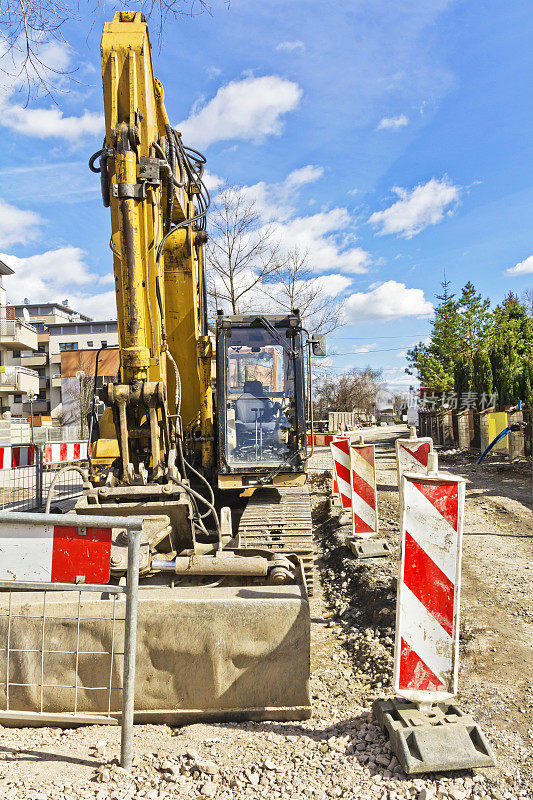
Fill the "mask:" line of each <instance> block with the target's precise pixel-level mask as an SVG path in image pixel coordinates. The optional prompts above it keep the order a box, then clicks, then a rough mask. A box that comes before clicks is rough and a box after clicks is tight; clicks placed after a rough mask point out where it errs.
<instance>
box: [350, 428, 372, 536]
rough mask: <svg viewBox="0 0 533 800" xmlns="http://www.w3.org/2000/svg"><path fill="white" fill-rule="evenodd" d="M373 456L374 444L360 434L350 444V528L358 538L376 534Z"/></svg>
mask: <svg viewBox="0 0 533 800" xmlns="http://www.w3.org/2000/svg"><path fill="white" fill-rule="evenodd" d="M375 456H376V454H375V446H374V445H373V444H364V442H363V437H362V436H361V437H360V443H359V444H352V445H351V446H350V472H351V488H352V530H353V535H354V536H355V537H356V538H359V539H369V538H370V537H371V536H377V534H378V496H377V490H376V462H375Z"/></svg>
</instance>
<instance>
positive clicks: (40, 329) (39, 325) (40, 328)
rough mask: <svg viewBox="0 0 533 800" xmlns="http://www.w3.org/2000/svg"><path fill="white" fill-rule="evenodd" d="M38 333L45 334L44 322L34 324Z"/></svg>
mask: <svg viewBox="0 0 533 800" xmlns="http://www.w3.org/2000/svg"><path fill="white" fill-rule="evenodd" d="M32 325H33V327H34V328H35V330H36V331H37V333H44V322H32Z"/></svg>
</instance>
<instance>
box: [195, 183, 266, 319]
mask: <svg viewBox="0 0 533 800" xmlns="http://www.w3.org/2000/svg"><path fill="white" fill-rule="evenodd" d="M211 208H212V210H211V212H210V215H209V227H210V238H209V240H208V244H207V267H208V281H209V285H208V292H209V295H210V298H211V301H212V306H214V308H215V310H216V308H217V307H219V306H220V305H224V304H227V305H228V306H229V307H230V309H231V313H232V314H240V313H243V312H245V311H247V310H250V309H251V306H252V305H253V303H254V301H255V303H256V304H257V302H259V301H258V291H259V290H260V289H261V287H262V284H263V283H264V281H265V280H267V279H268V278H269V277H271V276H272V275H273V273H278V271H279V269H280V256H279V248H278V245H277V242H276V241H275V240H274V236H273V229H272V228H271V227H270V226H268V225H267V226H265V225H263V224H262V222H261V217H260V214H259V212H258V210H257V208H256V205H255V203H254V202H252V201H250V200H249V199H248V198H247V196H246V194H245V192H244V191H243V189H241V188H239V187H238V186H228V185H226V186H225V187H224V189H223V190H222V191H221V192H220V193H219V195H218V197H217V200H216V202H215V203H214V205H213V206H212V207H211ZM209 273H210V274H209Z"/></svg>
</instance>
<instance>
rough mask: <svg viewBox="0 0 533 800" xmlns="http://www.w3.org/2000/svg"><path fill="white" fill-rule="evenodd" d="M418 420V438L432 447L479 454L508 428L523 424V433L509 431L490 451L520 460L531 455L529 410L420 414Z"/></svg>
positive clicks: (531, 417) (531, 416) (532, 412)
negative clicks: (431, 442)
mask: <svg viewBox="0 0 533 800" xmlns="http://www.w3.org/2000/svg"><path fill="white" fill-rule="evenodd" d="M418 419H419V434H420V436H431V438H432V439H433V442H434V443H435V444H438V445H442V446H444V447H457V448H459V449H460V450H470V449H473V450H480V451H481V452H482V451H483V450H485V448H486V447H488V445H489V444H490V442H491V441H493V439H494V438H495V437H496V436H497V435H498V433H500V432H501V431H503V430H504V429H505V428H506V427H507V426H508V425H510V424H512V423H513V422H524V423H525V427H524V429H523V430H520V431H511V433H509V434H508V435H507V436H505V437H504V438H503V439H502V440H501V441H500V442H499V443H498V445H497V446H496V447H495V448H494V451H493V452H494V453H495V454H496V455H500V456H501V455H506V456H509V458H524V457H526V456H531V455H532V454H533V452H532V451H533V447H532V425H533V409H531V408H525V409H523V410H522V411H496V410H494V409H492V410H490V411H480V412H477V411H474V409H466V410H464V411H452V410H446V411H420V412H419V415H418Z"/></svg>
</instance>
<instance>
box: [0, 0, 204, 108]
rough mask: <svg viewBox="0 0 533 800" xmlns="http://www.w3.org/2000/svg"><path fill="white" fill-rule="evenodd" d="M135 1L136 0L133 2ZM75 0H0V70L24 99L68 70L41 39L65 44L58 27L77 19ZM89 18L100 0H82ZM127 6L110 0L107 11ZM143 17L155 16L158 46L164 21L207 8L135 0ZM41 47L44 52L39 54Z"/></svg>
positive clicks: (196, 1)
mask: <svg viewBox="0 0 533 800" xmlns="http://www.w3.org/2000/svg"><path fill="white" fill-rule="evenodd" d="M136 5H137V4H136ZM81 6H82V3H80V0H0V51H1V52H0V73H3V74H4V75H5V76H6V77H8V78H10V79H11V80H12V81H13V84H14V85H16V87H17V88H19V89H20V88H21V87H25V91H26V94H27V99H26V103H28V102H29V100H30V98H31V97H32V95H33V94H34V93H35V92H37V91H39V90H40V91H44V92H45V94H48V95H51V92H52V89H55V90H57V87H55V86H54V81H55V79H56V78H57V77H58V76H64V75H70V74H72V73H70V72H68V71H66V70H61V69H57V68H56V67H55V66H54V64H53V63H52V62H51V61H50V60H49V58H48V55H49V54H50V49H48V51H47V49H46V45H51V44H54V43H57V42H60V43H62V44H67V45H68V42H67V40H66V39H65V38H64V36H63V28H64V26H65V25H66V23H68V22H69V21H71V20H74V19H77V20H79V19H80V16H81V15H80V8H81ZM86 7H87V11H88V13H89V16H90V17H91V16H92V19H93V24H94V20H96V17H97V15H98V11H99V9H100V0H97V3H96V6H95V7H93V8H91V7H90V5H89V3H88V2H87V0H86ZM123 10H131V3H130V2H127V1H126V0H115V2H114V3H111V4H110V12H114V11H123ZM136 10H138V11H141V12H142V13H143V14H144V15H145V17H146V18H147V19H148V20H150V19H157V39H158V42H159V46H160V47H161V45H162V43H163V41H164V39H165V33H166V30H167V27H168V25H169V24H170V23H171V22H172V21H174V20H176V19H179V18H182V17H185V16H194V15H196V14H201V13H203V12H208V13H211V9H210V6H209V4H208V2H207V1H206V0H141V2H140V3H139V4H138V8H137V9H136ZM43 53H44V55H43Z"/></svg>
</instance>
